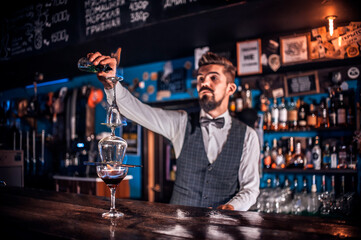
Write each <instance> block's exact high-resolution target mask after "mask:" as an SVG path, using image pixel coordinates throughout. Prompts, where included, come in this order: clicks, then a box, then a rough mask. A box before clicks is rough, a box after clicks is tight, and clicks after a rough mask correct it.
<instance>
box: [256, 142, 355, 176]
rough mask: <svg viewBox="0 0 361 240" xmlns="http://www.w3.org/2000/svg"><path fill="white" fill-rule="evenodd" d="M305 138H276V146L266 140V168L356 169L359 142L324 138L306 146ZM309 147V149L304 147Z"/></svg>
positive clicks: (264, 155)
mask: <svg viewBox="0 0 361 240" xmlns="http://www.w3.org/2000/svg"><path fill="white" fill-rule="evenodd" d="M303 139H304V138H294V137H290V138H284V139H280V140H279V141H278V140H277V139H276V138H274V139H273V142H272V147H270V145H269V143H268V141H265V144H264V149H263V153H262V154H263V167H264V168H265V169H270V168H273V169H284V168H298V169H315V170H320V169H356V166H357V152H356V151H357V147H356V146H355V143H353V142H350V143H346V141H344V140H343V138H341V141H335V139H325V140H324V142H323V143H321V141H320V137H319V136H316V137H315V138H312V137H309V138H307V139H306V142H307V143H306V144H302V141H301V140H303ZM302 145H306V147H302Z"/></svg>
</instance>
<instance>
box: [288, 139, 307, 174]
mask: <svg viewBox="0 0 361 240" xmlns="http://www.w3.org/2000/svg"><path fill="white" fill-rule="evenodd" d="M289 167H290V168H304V155H303V153H302V149H301V142H300V141H297V142H296V149H295V154H294V155H293V157H292V160H291V162H290V165H289Z"/></svg>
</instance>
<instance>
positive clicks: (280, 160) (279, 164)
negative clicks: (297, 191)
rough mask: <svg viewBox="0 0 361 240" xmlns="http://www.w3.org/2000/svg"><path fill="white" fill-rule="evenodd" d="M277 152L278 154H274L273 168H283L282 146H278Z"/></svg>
mask: <svg viewBox="0 0 361 240" xmlns="http://www.w3.org/2000/svg"><path fill="white" fill-rule="evenodd" d="M277 152H278V154H277V156H276V161H275V163H276V167H275V168H278V169H280V168H285V157H284V156H283V154H282V148H281V147H280V148H278V151H277Z"/></svg>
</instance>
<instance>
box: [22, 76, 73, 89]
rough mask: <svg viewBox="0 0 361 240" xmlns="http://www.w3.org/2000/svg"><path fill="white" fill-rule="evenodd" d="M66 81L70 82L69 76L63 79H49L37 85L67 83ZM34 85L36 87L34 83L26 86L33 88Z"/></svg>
mask: <svg viewBox="0 0 361 240" xmlns="http://www.w3.org/2000/svg"><path fill="white" fill-rule="evenodd" d="M66 82H69V78H62V79H59V80H54V81H49V82H43V83H38V84H37V87H43V86H49V85H55V84H59V83H66ZM33 87H34V85H28V86H26V88H33Z"/></svg>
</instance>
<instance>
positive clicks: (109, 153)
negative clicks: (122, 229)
mask: <svg viewBox="0 0 361 240" xmlns="http://www.w3.org/2000/svg"><path fill="white" fill-rule="evenodd" d="M117 52H118V51H117ZM119 54H120V52H119ZM119 54H118V55H119ZM117 61H118V62H119V56H118V58H117ZM78 68H79V70H81V71H85V72H92V73H96V72H100V71H104V72H107V71H111V70H112V69H111V68H110V66H109V65H105V66H102V65H97V66H94V65H93V63H91V62H90V61H89V60H88V59H87V58H81V59H80V60H79V61H78ZM107 80H110V81H112V82H113V86H114V87H113V91H114V96H113V100H112V104H111V105H110V106H109V107H108V110H107V115H106V120H105V123H102V124H104V125H106V126H107V127H109V128H110V129H111V133H110V135H109V136H106V137H103V138H102V139H101V140H100V141H99V143H98V149H99V155H100V159H101V162H97V163H96V168H97V174H98V176H99V177H100V178H101V179H102V180H103V181H104V182H105V184H106V185H107V186H108V187H109V189H110V194H111V197H110V210H109V212H106V213H103V214H102V217H104V218H110V219H113V218H118V217H122V216H124V214H123V213H121V212H118V211H117V210H116V209H115V192H116V188H117V186H118V185H119V183H120V182H121V181H122V180H123V179H124V178H125V176H126V175H127V173H128V168H129V167H138V166H136V165H129V164H125V163H124V156H125V151H126V149H127V147H128V144H127V142H126V141H125V140H124V139H123V138H121V137H118V136H116V135H115V129H116V128H117V127H120V126H125V125H127V122H126V119H125V118H124V117H123V115H122V114H120V111H119V109H118V105H117V102H116V83H117V82H118V81H122V80H123V78H122V77H108V78H107ZM139 167H141V166H139Z"/></svg>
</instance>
